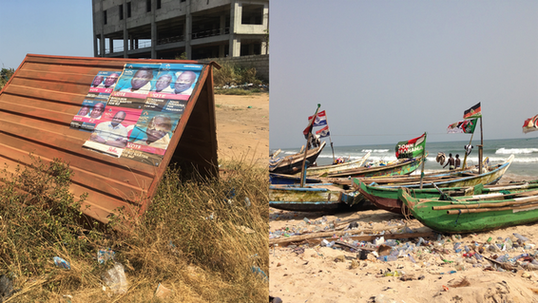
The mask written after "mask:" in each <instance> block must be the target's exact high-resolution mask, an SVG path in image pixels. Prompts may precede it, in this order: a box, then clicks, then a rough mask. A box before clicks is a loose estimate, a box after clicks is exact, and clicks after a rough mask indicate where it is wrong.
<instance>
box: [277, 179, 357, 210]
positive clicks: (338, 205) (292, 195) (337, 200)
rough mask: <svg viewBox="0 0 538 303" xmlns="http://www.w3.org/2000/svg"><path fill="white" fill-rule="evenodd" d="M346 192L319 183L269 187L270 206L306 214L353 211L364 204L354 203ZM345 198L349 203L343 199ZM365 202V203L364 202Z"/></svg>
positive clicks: (327, 184)
mask: <svg viewBox="0 0 538 303" xmlns="http://www.w3.org/2000/svg"><path fill="white" fill-rule="evenodd" d="M345 192H346V191H345V190H344V189H342V188H341V187H340V186H336V185H334V184H332V183H318V184H316V185H309V186H305V187H300V186H299V185H271V186H270V187H269V206H270V207H273V208H277V209H282V210H291V211H305V212H317V211H323V212H340V211H353V210H356V209H357V208H359V207H360V206H361V205H362V202H357V203H353V202H352V201H350V200H353V198H352V196H350V195H345V196H344V195H343V194H344V193H345ZM344 197H345V199H347V201H348V203H345V202H344V201H343V200H342V199H343V198H344ZM363 202H364V201H363Z"/></svg>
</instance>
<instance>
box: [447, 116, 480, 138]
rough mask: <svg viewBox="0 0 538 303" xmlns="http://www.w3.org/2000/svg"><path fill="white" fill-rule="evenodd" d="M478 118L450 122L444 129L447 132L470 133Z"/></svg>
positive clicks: (472, 131)
mask: <svg viewBox="0 0 538 303" xmlns="http://www.w3.org/2000/svg"><path fill="white" fill-rule="evenodd" d="M477 121H478V119H469V120H463V121H458V122H455V123H452V124H450V125H449V126H448V127H447V129H446V131H447V133H449V134H472V133H474V129H475V128H476V123H477Z"/></svg>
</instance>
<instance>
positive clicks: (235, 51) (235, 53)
mask: <svg viewBox="0 0 538 303" xmlns="http://www.w3.org/2000/svg"><path fill="white" fill-rule="evenodd" d="M234 36H235V35H234ZM231 40H232V41H231V44H230V51H231V52H230V57H239V56H241V39H240V38H234V39H231Z"/></svg>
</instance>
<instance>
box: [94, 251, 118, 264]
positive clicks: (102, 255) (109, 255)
mask: <svg viewBox="0 0 538 303" xmlns="http://www.w3.org/2000/svg"><path fill="white" fill-rule="evenodd" d="M115 254H116V253H115V252H114V251H113V250H112V249H110V248H101V249H99V250H98V251H97V261H98V262H99V263H100V264H103V263H105V262H106V261H108V260H114V255H115Z"/></svg>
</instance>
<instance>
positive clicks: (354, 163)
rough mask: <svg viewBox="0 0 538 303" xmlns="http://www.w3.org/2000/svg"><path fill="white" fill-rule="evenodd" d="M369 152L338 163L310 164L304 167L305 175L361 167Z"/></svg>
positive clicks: (309, 175)
mask: <svg viewBox="0 0 538 303" xmlns="http://www.w3.org/2000/svg"><path fill="white" fill-rule="evenodd" d="M370 153H371V152H367V153H366V154H365V155H364V156H362V157H361V158H360V159H357V160H353V161H348V162H344V163H339V164H330V165H321V166H311V167H308V168H307V169H306V175H307V176H308V177H321V176H327V175H328V174H337V173H341V172H344V171H348V170H351V169H356V168H359V167H362V165H363V164H364V162H366V160H367V159H368V157H370ZM300 174H301V172H298V173H297V174H296V175H300Z"/></svg>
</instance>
